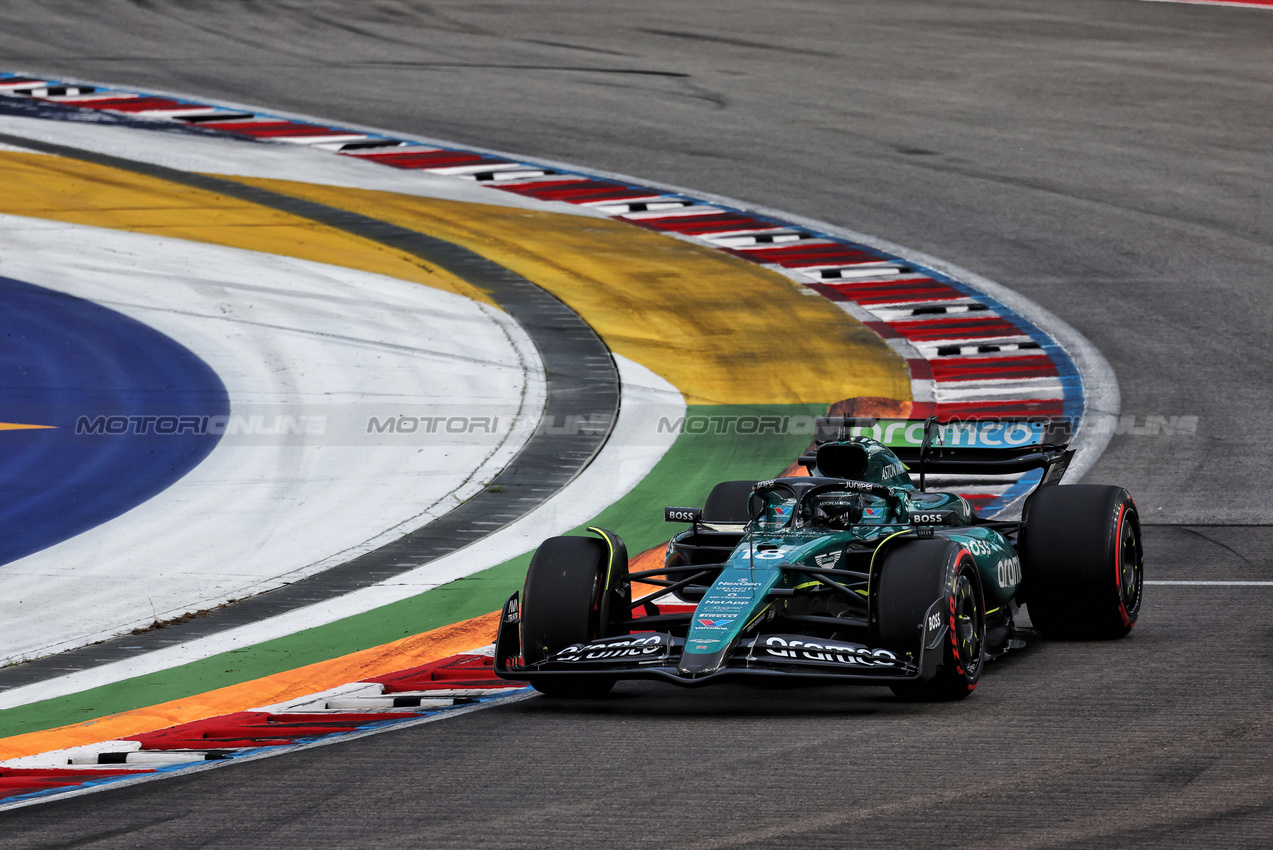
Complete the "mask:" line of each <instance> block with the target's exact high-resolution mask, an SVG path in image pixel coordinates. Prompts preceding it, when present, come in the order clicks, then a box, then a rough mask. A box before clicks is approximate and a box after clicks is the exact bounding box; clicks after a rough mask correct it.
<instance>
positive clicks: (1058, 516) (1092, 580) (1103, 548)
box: [1021, 485, 1144, 640]
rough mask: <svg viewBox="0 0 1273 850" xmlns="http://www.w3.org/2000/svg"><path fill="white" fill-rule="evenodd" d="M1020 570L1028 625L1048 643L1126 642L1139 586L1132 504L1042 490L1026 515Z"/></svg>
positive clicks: (1096, 489) (1121, 496) (1097, 494)
mask: <svg viewBox="0 0 1273 850" xmlns="http://www.w3.org/2000/svg"><path fill="white" fill-rule="evenodd" d="M1021 569H1022V575H1023V584H1024V590H1025V594H1026V600H1027V602H1026V608H1027V609H1028V611H1029V613H1030V622H1031V623H1033V624H1034V627H1035V628H1036V629H1038V630H1039V631H1040V632H1042V633H1043V635H1044V636H1045V637H1049V638H1061V639H1068V640H1109V639H1112V638H1121V637H1124V636H1126V635H1127V633H1128V632H1130V631H1131V630H1132V627H1133V626H1135V625H1136V619H1137V617H1138V616H1139V615H1140V604H1141V594H1142V591H1143V585H1144V563H1143V548H1142V546H1141V536H1140V518H1139V515H1138V514H1137V512H1136V504H1135V503H1134V502H1133V501H1132V498H1131V496H1130V495H1128V493H1127V491H1126V490H1124V489H1122V488H1121V487H1108V486H1103V485H1065V486H1054V487H1044V488H1043V489H1041V490H1039V491H1038V492H1037V493H1035V494H1034V496H1032V497H1031V499H1030V503H1029V506H1028V509H1027V513H1026V517H1025V528H1024V530H1023V532H1022V535H1021Z"/></svg>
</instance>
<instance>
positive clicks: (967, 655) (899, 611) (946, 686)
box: [879, 538, 986, 702]
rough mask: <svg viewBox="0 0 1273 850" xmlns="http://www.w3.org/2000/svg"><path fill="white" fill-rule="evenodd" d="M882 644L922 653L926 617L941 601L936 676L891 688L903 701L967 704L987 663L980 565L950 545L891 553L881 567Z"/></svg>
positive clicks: (907, 545)
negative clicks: (962, 701) (937, 602)
mask: <svg viewBox="0 0 1273 850" xmlns="http://www.w3.org/2000/svg"><path fill="white" fill-rule="evenodd" d="M879 581H880V590H879V624H880V625H879V628H880V641H881V643H882V644H883V645H884V646H886V647H889V648H890V649H895V650H897V651H901V652H906V651H910V652H913V653H916V655H918V650H919V648H920V647H921V645H922V642H923V640H924V635H925V634H926V629H925V618H926V617H927V616H928V612H929V609H930V607H931V606H932V604H933V602H934V600H941V605H940V606H939V611H938V613H939V615H940V617H941V619H942V620H943V621H944V623H943V625H944V632H943V634H942V635H941V642H940V644H939V645H938V646H937V647H935V648H933V649H931V650H928V651H929V652H940V653H941V658H940V660H939V661H938V663H937V671H936V673H935V674H934V675H933V677H932V678H931V679H929V680H927V681H924V682H906V683H900V684H896V685H890V686H889V687H890V688H892V691H893V693H894V694H896V695H897V696H898V697H901V698H902V699H906V700H914V701H920V702H944V701H949V700H958V699H963V698H964V697H966V696H968V695H969V694H970V693H972V692H973V689H974V688H976V687H977V683H978V682H979V681H980V680H981V671H982V668H983V667H984V666H985V663H986V640H985V638H986V604H985V600H984V597H983V596H982V593H981V581H980V578H979V576H978V572H977V564H976V562H975V561H974V560H973V557H972V555H971V554H970V553H969V552H968V550H967V549H965V548H963V547H962V546H960V545H958V544H956V543H952V542H950V541H948V540H942V539H940V538H939V539H934V540H916V541H907V542H904V543H902V544H900V545H898V546H897V547H895V548H894V549H892V550H890V551H889V552H888V553H887V554H886V555H885V556H884V561H883V563H882V564H881V566H880V579H879Z"/></svg>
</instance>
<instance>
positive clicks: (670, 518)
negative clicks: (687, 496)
mask: <svg viewBox="0 0 1273 850" xmlns="http://www.w3.org/2000/svg"><path fill="white" fill-rule="evenodd" d="M702 518H703V509H702V508H664V509H663V520H664V521H665V522H698V521H699V520H700V519H702Z"/></svg>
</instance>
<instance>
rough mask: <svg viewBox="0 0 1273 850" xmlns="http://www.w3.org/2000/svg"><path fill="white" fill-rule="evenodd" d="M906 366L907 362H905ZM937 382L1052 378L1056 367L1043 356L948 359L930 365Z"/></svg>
mask: <svg viewBox="0 0 1273 850" xmlns="http://www.w3.org/2000/svg"><path fill="white" fill-rule="evenodd" d="M908 362H909V361H908ZM930 365H931V367H932V375H933V377H934V378H935V379H937V380H938V381H977V380H987V379H1003V378H1054V377H1056V376H1057V369H1056V364H1055V363H1053V362H1052V358H1051V357H1048V356H1047V355H1046V354H1038V355H1031V356H1026V357H951V358H938V359H936V360H933V361H931V362H930Z"/></svg>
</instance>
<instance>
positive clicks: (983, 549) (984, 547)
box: [964, 537, 995, 557]
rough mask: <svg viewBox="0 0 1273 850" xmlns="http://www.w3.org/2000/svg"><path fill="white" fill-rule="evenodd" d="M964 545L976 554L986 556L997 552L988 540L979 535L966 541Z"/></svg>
mask: <svg viewBox="0 0 1273 850" xmlns="http://www.w3.org/2000/svg"><path fill="white" fill-rule="evenodd" d="M964 545H965V546H967V547H968V551H969V552H971V553H973V554H974V555H979V556H981V557H985V556H986V555H993V554H995V547H994V546H991V545H990V544H989V543H988V542H986V541H985V540H982V539H980V538H978V537H974V538H972V539H971V540H968V541H965V542H964Z"/></svg>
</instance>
